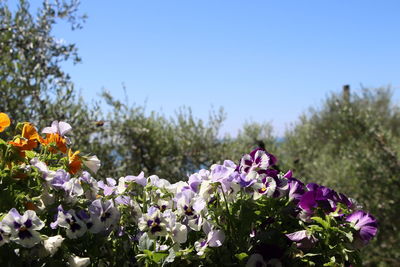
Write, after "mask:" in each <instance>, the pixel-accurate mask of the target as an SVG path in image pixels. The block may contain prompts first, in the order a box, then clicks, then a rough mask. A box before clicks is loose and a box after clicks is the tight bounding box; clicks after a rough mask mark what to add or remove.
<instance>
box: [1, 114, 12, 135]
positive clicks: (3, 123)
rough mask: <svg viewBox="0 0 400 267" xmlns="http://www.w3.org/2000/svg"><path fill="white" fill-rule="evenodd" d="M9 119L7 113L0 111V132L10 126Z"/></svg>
mask: <svg viewBox="0 0 400 267" xmlns="http://www.w3.org/2000/svg"><path fill="white" fill-rule="evenodd" d="M10 124H11V121H10V118H9V117H8V115H7V114H5V113H3V112H0V132H2V131H4V130H5V129H6V128H7V127H8V126H10Z"/></svg>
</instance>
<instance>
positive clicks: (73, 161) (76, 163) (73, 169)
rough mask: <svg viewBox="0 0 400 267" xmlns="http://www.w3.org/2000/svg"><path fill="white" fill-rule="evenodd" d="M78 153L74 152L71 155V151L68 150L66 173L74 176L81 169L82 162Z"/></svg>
mask: <svg viewBox="0 0 400 267" xmlns="http://www.w3.org/2000/svg"><path fill="white" fill-rule="evenodd" d="M79 153H80V152H79V150H78V151H75V153H72V150H71V149H69V150H68V171H69V173H71V174H76V173H77V172H78V171H79V170H80V169H81V168H82V160H81V157H80V156H79V155H78V154H79Z"/></svg>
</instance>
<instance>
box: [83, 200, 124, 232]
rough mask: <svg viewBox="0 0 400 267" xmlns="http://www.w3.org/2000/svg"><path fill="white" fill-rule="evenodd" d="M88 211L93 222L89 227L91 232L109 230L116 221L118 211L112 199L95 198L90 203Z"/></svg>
mask: <svg viewBox="0 0 400 267" xmlns="http://www.w3.org/2000/svg"><path fill="white" fill-rule="evenodd" d="M89 213H90V217H91V218H92V221H93V223H94V225H93V227H92V228H91V232H93V233H98V232H101V231H107V230H110V229H111V228H112V227H113V226H116V224H117V223H118V219H119V211H118V209H117V208H116V207H114V203H113V201H112V200H106V201H104V202H103V201H101V199H96V200H95V201H93V202H92V204H90V206H89Z"/></svg>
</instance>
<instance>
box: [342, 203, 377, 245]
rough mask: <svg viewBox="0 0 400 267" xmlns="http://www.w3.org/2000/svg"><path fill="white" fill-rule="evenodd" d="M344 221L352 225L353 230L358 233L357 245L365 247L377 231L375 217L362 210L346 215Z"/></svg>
mask: <svg viewBox="0 0 400 267" xmlns="http://www.w3.org/2000/svg"><path fill="white" fill-rule="evenodd" d="M346 221H348V222H351V223H353V224H354V229H356V230H357V231H359V232H358V237H357V239H356V243H357V244H358V245H366V244H367V243H368V242H369V241H370V240H371V239H372V238H373V237H374V236H375V235H376V233H377V231H378V223H377V221H376V219H375V217H374V216H372V215H371V214H369V213H366V212H364V211H362V210H359V211H356V212H354V213H352V214H350V215H348V216H347V218H346ZM360 243H361V244H360Z"/></svg>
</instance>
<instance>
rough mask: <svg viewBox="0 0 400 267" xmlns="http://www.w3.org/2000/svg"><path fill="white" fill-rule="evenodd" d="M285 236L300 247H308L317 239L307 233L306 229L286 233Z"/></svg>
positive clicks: (312, 245)
mask: <svg viewBox="0 0 400 267" xmlns="http://www.w3.org/2000/svg"><path fill="white" fill-rule="evenodd" d="M286 236H287V238H289V239H290V240H291V241H293V242H296V246H297V247H298V248H301V249H310V248H312V247H314V245H315V243H316V242H317V241H318V239H317V238H315V237H314V236H313V235H310V234H308V233H307V230H302V231H297V232H294V233H290V234H286Z"/></svg>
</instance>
